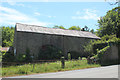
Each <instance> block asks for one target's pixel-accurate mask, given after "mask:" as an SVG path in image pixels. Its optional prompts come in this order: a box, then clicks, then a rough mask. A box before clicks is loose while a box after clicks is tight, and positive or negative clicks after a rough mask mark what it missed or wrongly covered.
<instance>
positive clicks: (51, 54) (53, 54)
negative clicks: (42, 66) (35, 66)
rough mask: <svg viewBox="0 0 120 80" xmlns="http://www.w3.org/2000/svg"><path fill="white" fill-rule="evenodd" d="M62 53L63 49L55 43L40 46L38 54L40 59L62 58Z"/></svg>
mask: <svg viewBox="0 0 120 80" xmlns="http://www.w3.org/2000/svg"><path fill="white" fill-rule="evenodd" d="M61 56H63V55H62V50H60V49H59V48H57V47H55V46H53V45H43V46H42V47H41V48H40V52H39V54H38V59H39V60H41V59H42V60H53V59H60V58H61Z"/></svg>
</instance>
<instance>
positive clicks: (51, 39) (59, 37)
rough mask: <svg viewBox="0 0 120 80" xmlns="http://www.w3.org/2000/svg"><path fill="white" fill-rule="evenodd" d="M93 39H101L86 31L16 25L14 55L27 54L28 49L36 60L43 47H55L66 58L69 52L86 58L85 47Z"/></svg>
mask: <svg viewBox="0 0 120 80" xmlns="http://www.w3.org/2000/svg"><path fill="white" fill-rule="evenodd" d="M92 39H100V38H99V37H97V36H96V35H95V34H92V33H91V32H86V31H76V30H67V29H56V28H47V27H42V26H36V25H27V24H21V23H16V27H15V35H14V54H15V55H18V54H26V49H29V50H30V55H31V56H32V55H34V57H35V58H36V57H37V56H38V54H39V51H40V48H41V47H44V46H45V45H53V46H55V47H57V48H59V49H60V50H62V54H63V55H64V56H65V57H66V58H67V53H68V52H74V54H79V55H80V56H85V54H86V53H85V52H84V48H83V45H84V44H86V43H87V42H89V41H90V40H92ZM44 55H46V54H44Z"/></svg>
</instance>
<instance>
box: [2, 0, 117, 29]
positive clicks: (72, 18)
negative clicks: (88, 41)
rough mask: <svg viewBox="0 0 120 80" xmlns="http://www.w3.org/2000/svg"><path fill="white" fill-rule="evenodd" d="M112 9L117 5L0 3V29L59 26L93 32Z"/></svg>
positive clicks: (96, 3)
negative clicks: (16, 26)
mask: <svg viewBox="0 0 120 80" xmlns="http://www.w3.org/2000/svg"><path fill="white" fill-rule="evenodd" d="M46 1H47V0H46ZM114 7H117V5H110V4H109V3H108V2H37V1H36V2H2V3H0V25H2V26H15V23H26V24H34V25H39V26H44V27H53V26H54V25H63V26H64V27H65V28H69V27H71V26H80V27H81V28H82V27H84V26H85V25H86V26H88V27H89V28H90V29H95V30H96V29H97V28H98V26H97V25H98V23H97V21H98V20H99V18H100V17H101V16H104V15H106V12H107V11H108V10H111V9H112V8H114Z"/></svg>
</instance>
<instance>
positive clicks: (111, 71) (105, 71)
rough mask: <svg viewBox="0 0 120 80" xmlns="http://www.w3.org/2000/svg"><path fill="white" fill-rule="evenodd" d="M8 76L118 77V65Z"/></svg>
mask: <svg viewBox="0 0 120 80" xmlns="http://www.w3.org/2000/svg"><path fill="white" fill-rule="evenodd" d="M9 78H118V65H112V66H105V67H98V68H89V69H81V70H72V71H64V72H54V73H43V74H34V75H26V76H15V77H9Z"/></svg>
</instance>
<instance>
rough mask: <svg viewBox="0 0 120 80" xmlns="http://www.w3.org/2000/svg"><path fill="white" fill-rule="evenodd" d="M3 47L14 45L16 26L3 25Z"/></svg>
mask: <svg viewBox="0 0 120 80" xmlns="http://www.w3.org/2000/svg"><path fill="white" fill-rule="evenodd" d="M1 29H2V47H9V46H13V40H14V29H15V28H14V27H5V26H2V28H1Z"/></svg>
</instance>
